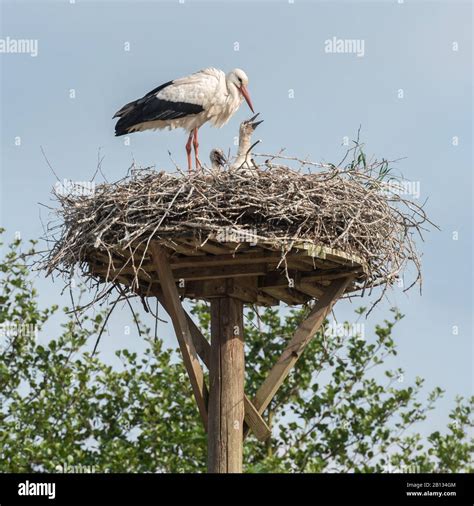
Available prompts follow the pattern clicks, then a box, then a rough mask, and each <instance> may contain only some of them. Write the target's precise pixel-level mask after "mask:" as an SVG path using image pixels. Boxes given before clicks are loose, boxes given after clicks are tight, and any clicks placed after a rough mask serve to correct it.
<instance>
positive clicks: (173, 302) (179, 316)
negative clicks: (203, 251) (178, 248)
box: [150, 243, 209, 430]
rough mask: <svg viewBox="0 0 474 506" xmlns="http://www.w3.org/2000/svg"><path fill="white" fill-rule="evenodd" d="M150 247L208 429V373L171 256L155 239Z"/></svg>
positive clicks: (167, 309) (185, 363)
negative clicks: (181, 294) (194, 337)
mask: <svg viewBox="0 0 474 506" xmlns="http://www.w3.org/2000/svg"><path fill="white" fill-rule="evenodd" d="M150 251H151V254H152V257H153V261H154V262H155V265H156V269H157V273H158V277H159V279H160V283H161V289H162V290H163V299H164V300H165V301H166V311H167V312H168V314H169V315H170V318H171V321H172V322H173V327H174V330H175V333H176V337H177V339H178V343H179V347H180V349H181V353H182V355H183V362H184V366H185V368H186V370H187V372H188V375H189V378H190V380H191V386H192V389H193V392H194V397H195V399H196V403H197V405H198V409H199V413H200V414H201V418H202V421H203V423H204V427H205V428H206V430H207V426H208V415H207V403H208V397H209V394H208V390H207V387H206V383H205V381H204V374H203V371H202V368H201V365H200V364H199V360H198V355H197V352H196V348H195V347H194V343H193V339H192V337H191V332H190V330H189V325H188V321H187V319H186V314H185V311H184V309H183V306H182V305H181V301H180V300H179V295H178V290H177V288H176V284H175V280H174V278H173V274H172V272H171V267H170V265H169V261H168V256H167V254H166V252H165V251H164V250H163V248H162V247H161V246H158V245H157V244H155V243H151V244H150Z"/></svg>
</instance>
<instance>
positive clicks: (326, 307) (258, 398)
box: [244, 276, 353, 437]
mask: <svg viewBox="0 0 474 506" xmlns="http://www.w3.org/2000/svg"><path fill="white" fill-rule="evenodd" d="M352 280H353V276H348V277H345V278H340V279H335V280H334V281H332V283H331V284H330V285H329V286H328V288H327V289H326V290H325V292H324V294H323V295H322V297H321V298H320V299H319V300H318V301H317V302H316V304H315V306H314V307H313V309H312V310H311V312H310V314H309V316H308V317H307V318H306V319H305V320H304V321H303V322H302V323H301V324H300V326H299V327H298V329H297V330H296V332H295V334H294V336H293V337H292V338H291V340H290V342H289V343H288V346H287V347H286V348H285V350H284V351H283V353H282V354H281V356H280V358H279V359H278V361H277V363H276V364H275V365H274V366H273V367H272V369H271V371H270V372H269V374H268V376H267V378H266V379H265V381H264V382H263V383H262V385H261V386H260V388H259V389H258V391H257V393H256V395H255V398H254V400H253V404H254V406H255V407H256V408H257V411H258V413H259V414H260V415H261V414H262V413H263V412H264V411H265V409H266V408H267V407H268V405H269V404H270V402H271V400H272V399H273V397H274V395H275V394H276V392H277V391H278V389H279V388H280V386H281V384H282V383H283V382H284V381H285V379H286V377H287V376H288V374H289V373H290V371H291V369H292V368H293V366H294V365H295V363H296V361H297V360H298V358H299V357H300V356H301V354H302V353H303V350H304V348H305V347H306V346H307V344H308V343H309V342H310V341H311V339H312V338H313V337H314V335H315V334H316V332H317V331H318V330H319V328H320V327H321V325H322V323H323V322H324V320H325V318H326V316H327V315H328V314H329V312H330V311H331V308H332V306H333V305H334V303H335V302H336V301H337V299H339V298H340V297H341V296H342V295H343V294H344V291H345V289H346V287H347V286H348V285H349V283H350V282H351V281H352ZM247 434H248V428H247V429H246V430H245V431H244V437H245V436H246V435H247Z"/></svg>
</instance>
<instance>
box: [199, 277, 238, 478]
mask: <svg viewBox="0 0 474 506" xmlns="http://www.w3.org/2000/svg"><path fill="white" fill-rule="evenodd" d="M228 282H231V281H228ZM244 374H245V361H244V336H243V303H242V302H241V301H239V300H237V299H234V298H232V297H228V296H225V297H220V298H217V299H214V300H212V301H211V357H210V370H209V407H208V413H209V418H208V421H209V425H208V445H207V447H208V472H210V473H241V472H242V453H243V424H244Z"/></svg>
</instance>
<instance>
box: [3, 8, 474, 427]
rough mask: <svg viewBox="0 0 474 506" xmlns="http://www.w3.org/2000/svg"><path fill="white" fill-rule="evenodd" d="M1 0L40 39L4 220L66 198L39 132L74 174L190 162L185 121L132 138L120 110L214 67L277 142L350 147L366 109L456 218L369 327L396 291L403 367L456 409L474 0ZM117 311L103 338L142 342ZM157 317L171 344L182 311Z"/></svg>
mask: <svg viewBox="0 0 474 506" xmlns="http://www.w3.org/2000/svg"><path fill="white" fill-rule="evenodd" d="M0 6H1V35H0V38H6V37H11V38H16V39H20V38H23V39H35V40H37V41H38V55H37V56H36V57H33V56H30V55H29V54H0V64H1V67H0V69H1V70H0V72H1V84H0V86H1V88H0V91H1V122H0V128H1V172H0V184H1V187H0V199H1V206H0V223H1V225H2V226H3V227H5V228H6V229H7V238H8V237H13V235H14V234H15V233H16V232H19V233H21V235H22V237H23V238H25V239H29V238H37V237H39V236H41V235H42V225H41V220H43V221H44V222H47V221H48V219H49V217H48V214H47V212H46V211H45V209H44V208H41V207H40V205H39V203H44V204H48V205H49V204H52V201H51V189H52V186H53V185H54V183H55V178H54V175H53V174H52V173H51V171H50V170H49V168H48V166H47V164H46V163H45V161H44V159H43V156H42V154H41V147H43V149H44V150H45V152H46V155H47V157H48V159H49V161H50V163H51V164H52V166H53V167H54V170H55V172H56V173H57V174H58V176H59V178H60V179H63V178H67V179H72V180H77V181H84V180H88V179H89V178H90V177H91V176H92V174H93V173H94V171H95V169H96V164H97V157H98V152H99V149H100V153H101V155H102V156H103V157H104V160H103V164H102V170H103V172H104V173H105V175H106V177H107V178H108V179H109V180H116V179H120V178H121V177H123V176H124V174H125V172H126V170H127V168H128V167H129V166H130V164H131V162H132V159H135V161H136V162H137V163H139V164H142V165H155V166H156V167H157V168H159V169H166V170H172V163H171V161H170V160H169V158H168V150H169V151H171V153H172V155H173V158H174V159H175V160H176V161H177V162H178V163H180V164H181V165H182V166H183V167H184V166H185V152H184V143H185V141H186V134H185V133H184V132H180V131H174V132H160V133H151V132H148V133H140V134H134V135H132V136H131V137H130V140H131V144H130V145H129V146H126V145H124V140H123V138H116V137H114V134H113V131H114V122H113V121H112V119H111V118H112V116H113V114H114V112H115V111H116V110H117V109H118V108H119V107H121V106H122V105H123V104H124V103H126V102H128V101H130V100H132V99H135V98H138V97H140V96H142V95H143V94H144V93H146V92H147V91H149V90H150V89H152V88H154V87H156V86H157V85H159V84H161V83H163V82H166V81H168V80H170V79H173V78H175V77H180V76H182V75H186V74H188V73H190V72H192V71H195V70H198V69H200V68H203V67H207V66H215V67H218V68H222V69H224V70H226V71H227V70H230V69H232V68H234V67H241V68H243V69H244V70H245V71H246V72H247V74H248V75H249V78H250V83H249V90H250V93H251V96H252V100H253V103H254V106H255V109H256V111H259V112H260V113H261V116H262V118H263V119H264V120H265V122H264V123H263V124H262V125H261V126H260V127H259V131H258V135H259V137H260V138H261V139H262V144H261V147H260V150H261V151H262V152H276V151H278V150H279V149H280V148H282V147H285V148H286V150H287V152H288V154H293V155H299V156H303V157H304V156H309V157H310V158H312V159H313V160H315V161H338V160H339V159H340V158H341V156H342V154H343V153H344V151H345V147H344V146H343V145H342V143H343V139H344V137H348V138H350V139H352V138H354V137H355V135H356V133H357V129H358V127H359V125H361V126H362V134H361V137H362V140H363V141H364V142H365V143H366V151H367V153H368V154H374V155H376V156H378V157H385V158H389V159H395V158H402V157H403V158H404V159H403V160H401V161H400V162H399V163H398V164H397V168H398V169H399V170H400V172H401V173H402V174H403V175H404V177H405V178H407V179H408V180H412V181H419V182H420V188H421V197H420V201H424V200H425V199H428V202H427V205H426V209H427V211H428V213H429V215H430V217H431V219H432V220H433V221H434V222H436V223H437V224H438V225H439V226H440V227H441V231H435V230H433V231H432V232H430V233H428V234H427V235H426V237H425V239H426V240H425V242H424V243H420V245H419V246H420V250H421V251H422V252H423V255H424V256H423V277H424V285H423V295H422V296H420V295H419V294H418V292H417V291H416V290H413V291H411V292H409V293H408V294H403V293H402V292H401V290H400V289H398V288H395V289H394V290H393V291H392V292H391V293H390V294H389V297H388V300H385V301H383V302H382V303H381V304H379V305H378V306H377V308H376V309H375V311H374V312H373V313H372V315H371V316H370V317H369V319H368V320H367V321H366V322H365V324H366V334H367V335H370V333H371V329H372V328H373V326H374V325H375V323H377V322H379V321H380V320H381V319H383V318H385V317H387V316H388V314H389V308H390V307H391V306H393V305H397V306H399V307H400V309H401V311H402V312H403V313H405V314H406V318H405V319H404V320H403V321H402V322H401V323H400V325H398V326H397V330H396V334H395V338H396V341H397V343H398V345H399V350H400V354H399V356H398V357H397V360H396V361H395V362H393V363H391V365H395V366H400V367H403V368H404V369H405V371H406V374H405V381H407V382H408V381H413V379H414V378H415V377H416V376H422V377H425V378H426V380H427V386H428V387H430V388H432V387H434V386H435V385H440V386H442V387H443V388H446V390H447V396H446V400H444V401H443V402H442V403H441V404H440V409H438V410H437V411H436V413H435V415H434V416H433V417H432V419H431V420H430V421H429V422H427V424H425V428H426V430H429V429H432V428H433V429H434V428H435V427H437V428H438V427H442V426H443V424H445V423H446V421H447V413H446V410H447V409H448V408H449V406H450V405H451V404H452V401H453V398H454V396H455V395H456V394H462V395H470V394H472V393H473V367H472V363H473V345H472V336H473V332H472V330H473V328H472V143H471V140H472V64H471V61H472V49H471V46H472V5H471V3H470V2H456V1H444V2H441V1H440V2H417V1H408V0H407V1H405V2H403V3H398V2H397V1H387V2H380V1H379V2H362V1H351V2H349V1H346V2H338V1H333V2H316V1H312V2H310V1H301V0H295V1H294V3H290V2H288V1H283V0H282V1H253V0H252V1H240V2H236V1H235V2H232V1H228V2H217V1H214V2H209V1H191V0H185V1H184V3H180V2H179V1H178V0H176V1H147V2H140V1H134V2H131V1H117V2H116V1H112V0H111V1H100V2H94V1H81V0H76V2H75V3H70V2H69V1H49V2H45V1H41V0H36V1H31V2H28V1H15V2H14V1H7V0H0ZM333 37H337V38H339V39H358V40H362V41H363V42H364V55H363V56H361V57H358V56H357V55H355V54H348V53H344V54H338V53H327V52H325V41H326V40H328V39H332V38H333ZM236 43H238V44H236ZM237 46H238V51H237V50H236V48H237ZM128 47H129V50H128V51H127V50H125V49H126V48H128ZM71 90H74V92H73V93H72V92H71ZM400 90H401V91H400ZM72 94H74V95H75V98H71V95H72ZM401 95H403V96H401ZM247 117H249V111H248V109H247V108H246V106H245V105H244V106H242V108H241V109H240V110H239V112H238V113H237V114H236V115H235V117H234V118H233V119H232V120H231V122H230V123H229V124H228V125H226V126H225V127H224V128H223V129H220V130H216V129H212V128H210V127H208V126H205V127H203V129H202V130H201V135H200V144H201V148H200V149H201V152H202V153H208V152H209V151H210V149H211V148H213V147H216V146H218V147H221V148H223V149H225V150H227V149H228V148H233V140H234V136H235V135H236V133H237V130H238V125H239V122H240V121H241V120H242V119H245V118H247ZM453 138H456V139H457V142H453ZM203 158H207V157H205V156H203ZM40 218H41V219H40ZM456 233H457V240H454V238H455V237H456ZM37 285H38V287H39V291H40V302H41V304H42V305H45V306H46V305H50V304H52V303H54V302H58V301H61V303H62V304H68V303H69V299H68V297H66V296H61V295H60V292H61V289H62V286H63V285H62V281H61V280H56V281H55V282H54V283H52V281H51V280H50V279H44V277H43V275H42V274H39V275H38V278H37ZM359 302H360V301H359V300H356V301H355V302H353V303H352V304H351V303H349V302H342V303H341V304H340V305H339V307H338V309H337V312H336V314H337V317H338V319H339V320H342V319H344V318H348V319H350V320H351V321H353V320H354V317H353V312H352V310H353V309H354V308H355V307H357V306H358V305H359ZM369 302H370V301H369V300H367V301H364V305H367V304H368V303H369ZM112 320H113V321H112V324H111V327H110V331H109V333H108V335H107V336H105V337H104V338H103V342H102V350H103V352H104V354H105V356H106V357H109V356H111V355H112V352H113V350H114V349H116V348H117V347H120V346H129V347H130V348H134V349H139V350H140V349H142V348H143V343H142V342H141V341H140V339H139V338H138V337H137V336H135V332H134V329H133V325H132V320H131V316H130V315H129V314H128V311H127V310H126V309H125V308H124V310H123V311H120V312H118V313H117V314H116V315H114V316H113V318H112ZM58 324H59V321H55V322H53V324H52V326H51V327H50V328H49V329H47V330H49V332H54V330H55V329H57V325H58ZM127 325H129V326H130V328H131V335H126V334H125V332H124V328H125V327H126V326H127ZM453 327H457V329H458V334H457V335H455V334H453ZM160 332H161V333H162V335H164V336H165V337H166V340H167V342H168V343H169V344H174V338H173V336H172V335H171V331H170V329H169V328H168V327H167V326H163V325H161V327H160ZM47 335H48V334H47V332H43V333H42V335H41V339H47Z"/></svg>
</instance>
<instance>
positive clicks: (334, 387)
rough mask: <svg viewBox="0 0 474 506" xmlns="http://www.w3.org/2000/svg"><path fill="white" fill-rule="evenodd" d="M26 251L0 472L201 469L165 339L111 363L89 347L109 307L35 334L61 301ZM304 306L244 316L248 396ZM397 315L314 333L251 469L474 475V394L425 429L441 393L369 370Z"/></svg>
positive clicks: (8, 364)
mask: <svg viewBox="0 0 474 506" xmlns="http://www.w3.org/2000/svg"><path fill="white" fill-rule="evenodd" d="M33 247H34V245H32V248H33ZM32 254H33V249H31V251H29V252H27V253H25V254H22V253H21V252H20V242H19V241H16V242H14V243H13V244H12V245H10V246H9V247H8V248H7V252H6V254H5V255H4V259H3V260H2V261H0V273H1V287H0V333H1V335H0V471H2V472H20V471H41V470H45V471H59V470H65V471H78V472H81V471H82V472H84V471H91V472H157V471H164V472H203V471H205V467H206V464H205V463H206V435H205V433H204V431H203V429H202V426H201V423H200V420H199V415H198V412H197V408H196V407H195V404H194V400H193V397H192V393H191V388H190V385H189V381H188V380H187V377H186V374H185V371H184V370H183V367H182V365H181V363H180V362H179V361H178V362H176V360H175V359H174V355H173V352H172V350H169V349H166V348H165V347H164V346H163V343H162V341H161V340H160V339H156V340H155V339H148V340H147V343H148V346H147V349H146V351H145V352H144V353H143V354H140V356H138V355H137V354H136V353H132V352H130V351H128V350H120V351H118V352H117V356H118V357H119V359H120V361H121V367H111V366H110V365H107V364H106V363H104V362H103V361H101V359H100V357H98V356H92V354H91V352H90V351H89V350H90V349H91V348H92V346H91V342H89V340H95V338H96V336H97V334H98V333H99V331H100V328H101V327H102V325H103V322H104V318H105V314H104V313H101V312H99V313H98V314H96V315H95V316H93V317H88V316H83V317H81V324H80V325H79V324H78V322H77V321H76V318H75V317H74V316H73V315H71V314H70V313H69V312H68V310H67V308H64V309H63V311H62V312H63V315H62V319H63V321H64V323H63V324H62V332H61V335H60V336H59V337H57V338H52V339H49V340H47V342H46V343H45V342H44V339H41V342H42V344H40V343H39V342H38V339H37V338H36V336H35V332H34V331H33V330H36V329H39V328H41V327H44V325H45V324H46V323H47V322H48V320H49V319H50V317H51V316H52V315H53V314H54V313H58V312H59V309H58V307H57V306H54V307H51V308H48V309H45V310H41V309H40V308H39V307H38V303H37V294H36V292H35V289H34V286H33V283H32V281H31V278H30V275H29V269H28V268H27V267H26V258H27V257H29V256H31V255H32ZM193 312H194V315H195V317H196V318H197V319H198V321H199V322H200V325H201V327H202V328H203V329H208V328H209V312H208V310H207V308H206V307H205V306H204V305H203V304H196V305H195V307H194V310H193ZM358 313H359V316H361V315H362V314H363V313H364V309H360V310H359V311H358ZM304 315H305V310H292V311H290V312H289V314H288V315H287V316H286V317H285V318H282V319H280V317H279V312H278V311H277V310H274V309H267V310H265V311H262V312H261V314H259V315H257V314H256V313H255V312H253V311H250V312H248V314H247V315H246V329H245V337H246V343H247V344H246V346H247V349H246V360H247V368H246V371H247V378H246V390H247V392H248V394H249V395H250V396H252V395H253V394H255V392H256V390H257V388H258V385H260V384H261V382H262V381H263V379H264V377H265V374H266V372H268V370H269V369H270V368H271V366H272V364H273V363H274V361H275V359H276V357H278V355H279V353H280V352H281V350H282V348H283V346H284V345H285V342H286V341H287V339H288V337H289V336H291V335H292V334H293V332H294V330H295V327H296V326H297V325H298V323H299V322H300V321H301V320H302V318H304ZM401 318H402V315H401V314H400V313H398V312H397V311H396V310H394V311H393V317H392V318H391V320H390V321H388V320H387V321H384V322H383V324H381V325H378V326H376V328H375V332H374V334H375V335H374V336H373V338H370V339H361V337H360V336H358V335H351V334H350V333H348V332H340V333H337V335H332V336H331V337H330V338H329V337H328V336H327V335H324V334H323V333H320V334H319V335H318V336H317V337H316V339H314V340H313V341H312V343H311V344H310V345H309V347H308V349H307V350H306V351H305V353H304V354H303V356H302V357H301V359H300V360H299V361H298V363H297V365H296V367H295V369H294V370H293V371H292V373H291V374H290V376H289V378H288V379H287V381H286V382H285V383H284V385H283V386H282V388H281V389H280V391H279V392H278V394H277V395H276V397H275V399H274V400H273V401H272V403H271V405H270V406H269V408H268V410H267V411H266V413H265V417H266V419H267V422H268V423H269V425H270V426H271V427H272V430H273V437H272V439H271V440H270V441H267V442H266V443H260V442H258V441H256V440H255V438H253V437H252V436H251V437H249V438H248V439H247V442H246V446H245V462H246V471H247V472H295V471H296V472H332V471H334V472H381V471H382V472H383V471H385V472H390V471H392V472H397V471H398V472H400V471H421V472H423V471H426V472H432V471H442V472H454V471H461V472H462V471H466V472H472V471H473V467H474V466H473V457H472V450H473V448H474V441H473V438H472V427H473V425H474V421H473V417H472V412H473V407H474V398H471V399H468V400H466V399H462V398H459V399H458V400H457V401H456V405H455V407H454V409H453V410H452V412H451V414H450V419H451V421H450V423H449V425H448V427H447V428H446V429H444V430H442V431H440V432H438V431H436V432H434V433H432V434H431V435H429V436H428V437H427V438H423V437H422V436H421V435H420V434H417V433H416V432H415V431H414V429H415V424H416V423H417V422H419V421H422V420H424V419H425V418H426V416H427V415H428V414H429V411H430V410H431V409H432V408H433V406H434V404H435V402H436V400H437V399H438V398H439V396H440V395H442V390H441V389H439V388H437V389H435V390H434V391H433V392H432V393H431V394H430V395H429V396H428V398H427V399H426V400H425V401H420V397H421V392H420V390H421V389H422V386H423V380H421V379H417V380H416V381H415V382H414V384H413V385H409V386H406V385H405V382H403V383H400V382H399V381H398V378H400V375H401V374H403V371H402V370H400V369H398V370H395V371H385V373H384V374H383V373H382V374H380V372H379V373H378V374H373V372H372V371H373V370H374V369H375V368H378V369H379V370H382V371H383V370H384V369H383V363H384V360H385V359H386V358H387V357H390V356H393V355H395V354H396V347H395V343H394V340H393V336H392V333H393V328H394V326H395V325H396V323H397V322H398V321H399V320H400V319H401ZM143 332H144V334H145V335H146V334H149V329H146V328H143ZM381 377H384V378H385V379H384V380H383V381H381V380H380V378H381Z"/></svg>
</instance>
